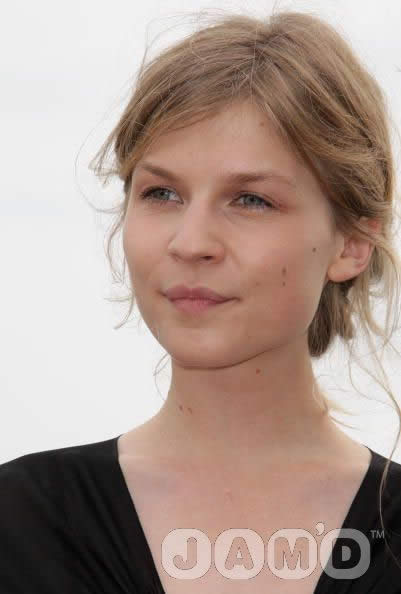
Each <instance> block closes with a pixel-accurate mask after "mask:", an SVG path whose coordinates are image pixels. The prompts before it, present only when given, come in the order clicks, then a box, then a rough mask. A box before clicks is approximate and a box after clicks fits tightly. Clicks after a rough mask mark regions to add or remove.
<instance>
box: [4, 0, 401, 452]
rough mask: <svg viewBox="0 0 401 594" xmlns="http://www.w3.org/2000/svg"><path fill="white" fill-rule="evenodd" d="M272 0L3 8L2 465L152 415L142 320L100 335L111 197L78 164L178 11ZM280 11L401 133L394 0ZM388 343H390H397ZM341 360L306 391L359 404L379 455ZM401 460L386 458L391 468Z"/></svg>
mask: <svg viewBox="0 0 401 594" xmlns="http://www.w3.org/2000/svg"><path fill="white" fill-rule="evenodd" d="M273 4H274V3H273V2H270V1H265V2H262V1H256V0H254V1H253V2H239V1H237V2H230V3H229V2H221V1H218V0H215V2H213V3H210V4H208V3H202V2H200V1H196V0H192V1H189V0H186V1H185V2H178V1H176V2H174V1H172V0H170V1H168V2H161V0H148V1H147V2H146V3H143V4H142V3H140V4H139V6H138V3H136V2H134V1H133V0H130V1H129V2H128V1H127V0H114V1H113V2H109V1H107V2H106V0H81V1H78V0H69V1H68V2H60V1H54V0H52V1H50V0H38V1H36V2H28V1H27V0H25V2H22V1H18V0H14V2H12V3H11V2H10V3H7V5H6V6H5V7H4V8H3V10H2V16H1V21H0V33H1V34H0V46H1V47H0V49H1V51H0V68H1V79H2V81H1V82H2V84H1V95H0V104H1V110H0V118H1V128H0V129H1V135H2V159H1V160H2V175H1V178H0V188H1V189H0V216H1V218H0V221H1V232H0V258H1V308H0V335H1V341H0V356H1V363H0V394H1V416H0V445H1V448H0V462H3V461H7V460H10V459H13V458H16V457H17V456H20V455H23V454H25V453H29V452H34V451H39V450H48V449H53V448H58V447H64V446H68V445H75V444H84V443H89V442H94V441H101V440H104V439H109V438H111V437H114V436H117V435H119V434H121V433H124V432H126V431H128V430H129V429H131V428H132V427H134V426H136V425H139V424H140V423H142V422H144V421H145V420H146V419H148V418H149V417H150V416H152V415H153V414H155V413H156V412H157V410H158V409H159V408H160V406H161V404H162V399H163V398H165V397H166V395H167V390H168V385H169V378H170V365H167V367H166V368H165V370H164V371H163V372H162V373H161V374H160V375H159V376H158V379H156V380H155V379H154V377H153V371H154V369H155V367H156V364H157V362H158V360H159V359H160V357H161V356H162V355H163V354H164V350H163V349H162V348H161V347H160V345H159V344H158V343H157V342H156V341H155V339H154V338H153V336H152V335H151V334H150V332H149V331H148V329H147V327H146V326H145V324H144V323H143V322H141V323H140V325H139V327H138V325H137V321H138V319H139V314H138V310H137V309H135V310H134V313H135V316H134V317H131V321H130V322H129V323H128V324H127V325H126V326H124V327H123V329H121V330H118V331H116V330H114V329H113V326H115V325H116V324H117V323H118V322H120V321H121V320H122V319H123V315H124V314H125V311H126V310H125V309H124V307H122V306H118V305H113V304H110V303H109V302H108V301H106V297H109V296H111V295H112V294H115V293H112V288H111V277H110V274H109V269H108V264H107V262H106V258H105V255H104V248H103V241H104V236H105V232H106V228H107V225H108V224H109V223H110V219H109V218H107V217H106V216H105V215H103V216H102V217H101V218H99V216H97V215H95V214H94V211H93V210H92V209H91V208H90V207H89V206H88V204H87V201H86V200H88V201H90V202H91V203H93V204H95V205H97V206H99V207H100V206H103V207H105V206H108V205H111V204H112V203H115V202H116V200H117V199H119V198H120V197H121V195H122V194H121V191H122V188H121V186H120V185H118V184H116V185H113V184H112V185H110V186H108V187H107V188H106V189H101V187H100V185H99V183H98V182H97V181H96V180H95V179H94V178H93V174H92V173H91V172H89V171H88V168H87V166H88V163H89V160H90V158H91V157H92V156H93V155H94V153H95V152H96V150H97V149H98V148H99V147H100V144H101V143H102V142H103V141H104V140H105V138H106V135H107V133H108V132H109V131H111V129H112V126H113V124H114V123H116V122H117V119H118V117H119V114H120V113H121V112H122V109H123V107H124V105H125V102H126V100H127V98H128V94H129V90H130V85H131V84H132V82H133V77H134V74H135V72H136V71H137V68H138V67H139V65H140V62H141V60H142V57H143V52H144V50H145V46H146V45H147V44H148V45H150V44H152V47H151V49H150V50H149V51H150V55H153V52H154V51H158V50H159V49H161V48H162V47H165V46H166V45H168V44H169V43H171V42H172V41H173V40H174V39H176V38H181V37H182V36H183V35H184V34H186V33H187V32H189V29H188V25H185V23H184V21H185V14H186V13H188V12H189V11H194V10H195V11H196V10H199V9H210V8H212V9H213V8H216V9H226V10H235V11H243V12H248V13H252V14H255V15H260V16H263V15H268V14H269V12H270V10H271V8H272V7H273ZM278 7H279V8H290V9H294V10H310V9H315V10H316V11H317V12H318V13H319V14H320V15H321V16H322V17H324V18H326V19H327V20H329V21H330V22H332V23H333V24H335V25H336V26H337V27H338V28H339V29H340V30H341V31H342V32H343V33H346V35H348V37H349V39H351V40H352V43H353V45H354V48H355V49H356V50H357V52H358V53H359V55H360V56H361V57H362V59H363V60H364V62H365V63H366V64H368V66H369V67H370V70H371V72H373V73H374V74H375V76H376V77H377V79H378V81H379V82H380V84H381V85H382V87H383V88H384V90H385V92H386V94H387V96H388V99H389V101H390V106H391V110H392V114H393V117H394V120H395V123H396V125H397V126H398V128H399V129H401V119H400V115H399V114H400V113H401V95H400V85H401V72H400V69H401V37H400V34H399V24H400V21H401V5H400V2H399V0H386V2H385V4H383V3H381V2H377V0H374V1H368V0H352V1H350V0H342V1H339V0H335V1H334V0H332V1H328V0H321V1H317V0H315V1H314V2H311V1H308V2H306V1H304V2H297V1H293V2H280V3H278ZM175 15H177V16H175ZM182 17H184V18H182ZM187 22H189V19H188V21H187ZM180 23H184V25H180ZM169 29H170V30H169ZM158 35H161V37H160V38H158V39H155V38H156V36H158ZM396 158H397V162H399V155H398V153H397V155H396ZM394 344H395V346H396V347H397V348H398V349H400V348H401V345H400V339H399V334H398V335H397V339H396V341H395V343H394ZM346 362H347V361H346V351H345V350H341V349H336V350H335V352H333V353H332V354H331V355H330V357H325V359H324V360H322V361H320V362H318V363H317V364H316V366H315V369H316V374H317V377H318V380H319V382H321V384H322V386H323V387H324V388H325V389H327V390H328V391H329V393H330V394H331V395H332V396H333V397H335V398H336V399H337V400H339V401H341V402H343V403H348V402H350V401H349V398H350V397H351V396H352V395H353V394H355V393H356V390H355V388H356V389H357V390H359V391H360V392H362V394H365V395H366V398H363V397H361V396H360V397H359V398H358V399H357V400H355V402H354V404H353V410H354V412H356V415H355V416H354V418H353V419H352V420H351V421H350V422H352V423H354V424H355V425H356V427H357V428H359V429H358V430H346V431H347V432H348V433H349V434H350V435H352V436H353V437H354V438H355V439H357V440H359V441H361V442H363V443H365V444H366V445H369V446H370V447H372V448H374V449H376V450H377V451H379V452H381V453H383V454H385V455H387V454H389V452H390V450H391V446H392V444H393V439H394V437H395V431H396V429H397V427H398V425H397V417H396V415H395V413H391V410H390V411H388V409H387V408H386V407H384V406H379V405H378V404H377V403H376V402H373V401H372V400H369V399H371V398H380V399H382V400H386V398H387V397H386V394H385V392H384V391H383V390H382V389H381V388H380V387H379V386H378V385H377V384H375V383H373V382H372V380H371V379H370V378H369V377H368V376H366V375H364V374H361V373H360V372H359V368H358V367H356V366H355V365H354V366H353V375H352V379H353V381H354V385H355V388H354V387H353V386H352V385H351V384H350V382H349V379H348V373H347V365H346ZM400 363H401V360H400V358H398V357H394V358H393V359H391V360H390V361H389V362H387V363H386V367H385V369H386V371H387V372H388V373H389V377H390V381H391V387H392V388H393V391H394V393H395V394H396V395H397V396H398V394H397V392H398V388H399V387H400V377H399V375H397V370H398V369H399V367H400ZM158 390H159V391H160V393H159V391H158ZM398 400H399V402H400V400H401V399H400V398H398ZM369 402H371V404H370V405H369ZM366 405H369V407H368V409H366ZM344 430H345V429H344ZM400 451H401V450H400V449H398V450H397V452H396V454H395V455H394V459H395V460H399V461H401V455H400Z"/></svg>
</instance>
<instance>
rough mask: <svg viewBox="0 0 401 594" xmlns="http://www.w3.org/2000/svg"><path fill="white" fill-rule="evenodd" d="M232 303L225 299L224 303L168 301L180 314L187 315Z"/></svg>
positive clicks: (208, 300) (185, 300)
mask: <svg viewBox="0 0 401 594" xmlns="http://www.w3.org/2000/svg"><path fill="white" fill-rule="evenodd" d="M230 301H233V300H232V299H225V300H224V301H213V300H212V299H170V302H171V304H172V305H174V307H176V308H177V309H178V310H180V311H181V312H185V313H188V314H200V313H203V312H206V311H208V310H210V309H211V308H213V307H215V308H219V307H224V304H225V303H229V302H230Z"/></svg>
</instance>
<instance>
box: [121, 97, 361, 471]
mask: <svg viewBox="0 0 401 594" xmlns="http://www.w3.org/2000/svg"><path fill="white" fill-rule="evenodd" d="M145 160H146V161H148V162H152V163H153V164H156V165H159V166H161V167H163V168H165V169H168V170H169V171H171V172H173V173H174V174H176V176H178V177H179V181H178V182H174V183H173V182H172V181H171V180H168V179H164V178H162V177H159V176H155V175H154V174H151V173H149V172H146V171H145V170H144V169H142V168H141V167H140V164H141V163H142V162H143V161H145ZM268 168H271V169H274V170H277V171H279V172H280V173H282V174H283V175H286V176H288V177H290V178H292V179H293V180H295V183H296V188H293V187H291V186H288V185H286V184H284V183H281V182H279V181H277V180H273V179H272V180H268V181H259V182H252V183H246V184H240V185H239V184H237V185H235V186H234V185H232V186H230V185H229V184H228V183H226V182H225V181H224V179H223V176H224V173H225V172H227V171H254V170H266V169H268ZM150 186H160V187H162V188H168V189H169V190H170V191H167V190H164V191H158V192H156V194H155V195H156V196H157V199H158V200H159V201H158V202H156V201H153V202H151V201H144V200H141V198H140V192H141V191H143V190H146V189H147V188H149V187H150ZM244 194H245V195H244ZM249 194H252V196H249ZM255 195H256V196H257V197H260V198H262V199H265V200H267V201H269V203H270V205H271V204H272V205H273V206H274V208H271V206H270V205H269V204H267V205H263V203H262V201H261V200H260V199H259V198H257V197H255ZM240 196H242V198H240ZM162 200H168V202H167V203H162ZM241 205H243V206H245V207H246V208H241ZM123 247H124V253H125V256H126V260H127V265H128V269H129V274H130V277H131V282H132V285H133V287H134V290H135V295H136V299H137V306H138V308H139V311H140V313H141V315H142V317H143V319H144V321H145V323H146V324H147V326H148V327H149V329H150V331H151V332H152V333H153V335H154V336H155V338H156V339H157V340H158V341H159V343H160V344H161V346H162V347H163V348H164V349H165V350H166V351H167V352H168V353H169V354H170V356H171V359H172V363H171V364H172V377H171V385H170V389H169V392H168V396H167V398H166V400H165V403H164V405H163V406H162V408H161V409H160V411H159V412H158V413H157V414H156V415H155V416H154V417H152V418H151V419H150V420H149V421H147V422H146V423H144V424H143V425H141V426H139V427H135V428H134V429H133V430H132V431H130V432H128V433H127V434H125V435H124V436H123V438H124V443H125V446H124V447H125V452H126V453H128V454H129V452H130V449H131V451H135V447H136V446H137V445H138V444H141V447H142V448H146V450H147V452H152V453H153V454H154V455H155V456H156V455H159V456H163V457H164V458H165V459H171V460H175V461H180V462H182V463H183V464H185V463H189V464H191V465H192V466H193V467H196V466H198V467H199V468H200V467H202V468H203V469H205V468H206V469H208V471H210V472H213V470H215V471H216V472H217V473H218V472H219V469H221V465H222V464H224V465H225V468H226V469H227V471H228V472H229V470H230V469H232V471H233V473H235V474H236V475H237V476H238V475H239V474H240V475H241V474H242V475H244V476H245V475H251V474H252V473H253V474H255V473H257V471H258V468H260V464H261V463H267V462H268V463H269V464H275V463H277V464H280V463H285V464H288V463H289V460H291V461H293V462H294V463H295V464H301V463H302V462H311V461H313V462H314V461H316V462H317V463H319V462H322V463H327V461H329V460H332V461H333V462H334V461H335V460H338V459H339V457H345V458H344V459H345V460H346V459H349V456H353V457H354V460H355V459H356V458H358V459H359V460H360V461H362V462H366V461H367V460H368V457H369V456H370V453H369V451H368V450H367V448H366V447H365V446H363V445H361V444H359V443H357V442H355V441H354V440H352V439H351V438H350V437H348V436H347V435H346V434H345V433H344V432H343V431H342V430H341V429H339V428H338V426H337V425H336V424H335V423H334V422H333V421H332V420H331V419H330V417H328V415H327V414H326V413H324V412H323V410H322V407H321V405H320V404H318V402H316V400H315V399H314V398H313V390H314V389H315V390H316V392H315V393H316V396H317V397H318V390H317V388H316V385H315V378H314V374H313V370H312V365H311V358H310V356H309V353H308V346H307V329H308V326H309V325H310V323H311V321H312V319H313V316H314V314H315V312H316V309H317V306H318V303H319V299H320V295H321V293H322V290H323V288H324V285H325V283H326V282H327V280H328V279H331V280H332V281H335V282H339V281H343V280H346V279H349V278H352V277H354V276H357V275H358V274H359V273H360V272H362V271H363V270H364V269H365V268H366V266H367V265H368V263H369V258H370V256H371V252H372V245H371V244H370V243H369V242H366V241H359V240H358V241H357V240H356V239H355V238H352V237H351V238H347V237H344V236H343V235H342V234H341V233H340V232H339V231H337V230H336V229H335V228H334V224H333V221H332V218H331V213H330V210H329V203H328V200H327V198H326V196H325V195H324V194H323V193H322V190H321V189H320V186H319V185H318V182H317V180H316V179H315V177H314V175H313V174H312V172H311V171H310V170H309V169H308V168H307V167H306V165H305V164H303V163H301V162H300V161H299V160H298V159H297V158H296V157H295V156H294V154H293V153H292V152H291V151H290V149H289V148H288V147H287V146H286V145H285V144H284V143H283V141H282V139H281V138H280V137H279V136H278V135H277V133H276V132H275V130H274V128H273V126H272V124H271V122H270V121H269V120H268V119H267V118H266V116H265V115H263V114H261V113H260V111H259V110H258V109H257V107H256V106H254V105H252V104H250V103H242V104H238V105H232V106H230V107H229V108H226V109H225V110H224V111H222V112H219V113H217V114H216V115H214V116H213V118H211V119H208V120H207V121H203V122H199V123H196V124H193V125H191V126H188V127H186V128H185V129H182V130H178V131H173V132H169V133H167V134H165V135H163V136H162V137H161V138H160V139H159V140H158V141H157V142H156V143H155V144H154V145H153V146H152V147H151V149H150V150H149V151H148V152H147V153H146V154H145V155H144V156H143V157H142V159H141V161H140V162H139V164H138V166H137V167H136V168H135V170H134V173H133V180H132V188H131V194H130V201H129V206H128V211H127V214H126V218H125V221H124V227H123ZM181 283H182V284H186V285H188V286H196V285H205V286H208V287H210V288H212V289H213V290H215V291H217V292H219V293H220V294H223V295H225V296H228V297H235V298H236V299H235V300H234V301H232V302H230V303H228V304H225V305H223V306H218V307H217V308H211V309H210V310H209V311H208V312H206V313H204V314H202V315H196V316H195V315H190V314H185V313H181V312H179V311H178V310H177V309H176V308H175V307H174V306H173V305H172V304H171V302H170V301H169V300H168V299H167V298H166V297H165V296H163V294H162V292H163V291H165V290H166V289H168V288H170V287H172V286H174V285H176V284H181ZM123 438H121V439H123ZM347 457H348V458H347Z"/></svg>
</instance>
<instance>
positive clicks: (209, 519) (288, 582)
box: [120, 457, 363, 594]
mask: <svg viewBox="0 0 401 594" xmlns="http://www.w3.org/2000/svg"><path fill="white" fill-rule="evenodd" d="M120 465H121V468H122V471H123V474H124V477H125V480H126V484H127V487H128V490H129V492H130V495H131V499H132V501H133V503H134V505H135V509H136V512H137V514H138V517H139V520H140V523H141V525H142V529H143V531H144V534H145V537H146V540H147V543H148V545H149V548H150V551H151V553H152V557H153V560H154V564H155V567H156V570H157V572H158V574H159V577H160V581H161V583H162V586H163V589H164V591H165V593H166V594H184V593H185V594H187V593H188V591H190V592H191V594H198V593H199V594H200V593H202V594H215V593H216V592H219V594H237V593H238V594H239V593H245V592H246V593H247V594H256V593H257V594H260V592H267V593H268V592H272V593H273V592H274V594H292V593H293V592H294V594H295V593H296V594H313V592H314V590H315V588H316V585H317V583H318V581H319V578H320V576H321V574H322V572H323V567H324V566H325V565H326V562H327V559H328V554H325V553H324V551H323V549H320V546H319V545H320V542H321V541H322V539H323V537H324V536H325V535H326V534H327V533H328V532H329V531H331V530H335V529H338V528H340V527H341V526H342V524H343V522H344V519H345V516H346V514H347V512H348V509H349V507H350V505H351V503H352V500H353V498H354V496H355V493H356V491H357V489H358V486H359V484H360V482H361V479H362V477H363V471H361V472H360V473H353V474H352V475H351V476H347V477H346V480H345V479H344V480H341V478H339V477H338V475H337V476H336V478H333V473H329V472H327V473H310V474H307V475H306V474H305V472H299V473H295V474H294V473H293V472H292V473H289V472H286V473H283V472H282V471H277V472H276V473H274V472H271V473H270V474H269V479H268V480H266V479H264V478H261V477H254V478H253V479H250V478H249V479H247V480H243V481H235V482H233V481H230V480H227V477H225V476H224V472H223V471H222V472H221V474H220V475H216V476H214V477H212V476H210V474H206V473H205V474H202V473H196V474H194V473H192V472H181V473H180V472H179V473H177V472H176V471H173V472H166V469H164V470H162V469H156V468H153V469H151V468H150V467H149V465H147V466H146V467H145V466H143V465H141V464H140V463H138V462H135V461H134V460H132V459H124V457H121V459H120ZM333 538H334V537H333ZM334 540H335V538H334ZM334 540H333V542H334ZM331 548H332V546H330V548H329V550H330V551H331Z"/></svg>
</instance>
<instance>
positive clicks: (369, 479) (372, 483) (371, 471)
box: [109, 434, 386, 594]
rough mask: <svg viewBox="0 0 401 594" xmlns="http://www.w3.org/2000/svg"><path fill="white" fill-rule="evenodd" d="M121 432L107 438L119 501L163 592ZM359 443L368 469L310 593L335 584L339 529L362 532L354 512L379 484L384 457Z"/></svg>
mask: <svg viewBox="0 0 401 594" xmlns="http://www.w3.org/2000/svg"><path fill="white" fill-rule="evenodd" d="M121 435H123V434H120V435H118V436H117V437H113V438H112V439H111V440H109V443H110V446H111V448H112V449H111V454H112V462H113V465H114V468H115V470H116V471H117V473H116V474H117V477H118V481H119V485H118V488H119V489H120V492H121V495H122V497H123V504H124V505H125V510H126V512H127V515H129V516H131V517H132V519H133V522H134V523H135V525H136V527H137V529H138V530H139V533H140V535H141V539H142V542H143V548H144V554H145V556H146V559H145V562H146V564H147V565H148V567H149V568H150V569H151V572H152V574H153V581H154V583H156V587H157V590H158V592H157V594H166V592H165V591H164V588H163V585H162V583H161V580H160V575H159V572H158V570H157V568H156V564H155V561H154V558H153V554H152V551H151V549H150V547H149V543H148V541H147V538H146V536H145V532H144V530H143V526H142V524H141V521H140V519H139V516H138V513H137V510H136V508H135V503H134V501H133V499H132V496H131V493H130V491H129V488H128V485H127V482H126V480H125V476H124V473H123V471H122V467H121V464H120V461H119V452H118V439H119V438H120V437H121ZM362 445H364V446H365V447H366V448H367V449H368V450H369V451H370V453H371V459H370V462H369V466H368V468H367V470H366V472H365V474H364V476H363V478H362V481H361V483H360V485H359V487H358V490H357V491H356V493H355V495H354V498H353V499H352V502H351V504H350V506H349V508H348V511H347V514H346V516H345V519H344V522H343V524H342V526H341V528H340V533H339V534H338V536H337V539H336V541H335V543H334V546H333V550H332V552H331V555H330V558H329V559H328V561H327V563H326V565H325V568H324V570H323V571H322V573H321V575H320V577H319V580H318V582H317V584H316V586H315V589H314V590H313V592H311V594H323V590H322V588H323V587H325V586H328V585H330V584H333V586H335V585H336V581H335V579H334V578H332V577H331V576H330V575H329V574H328V573H326V568H327V567H328V565H329V563H330V562H331V560H332V559H333V557H334V556H335V557H336V558H341V554H340V553H341V551H340V550H337V549H339V547H341V546H342V545H341V542H340V537H341V532H342V531H343V530H344V529H345V528H353V529H356V530H361V531H362V532H365V531H366V516H364V514H360V513H357V512H359V511H360V509H361V507H363V505H364V504H366V500H367V496H368V495H370V496H371V495H372V493H373V492H374V490H373V489H374V488H375V487H377V486H378V484H379V481H378V470H380V469H381V468H382V467H383V466H384V463H385V462H386V458H384V456H382V455H381V454H379V453H378V452H376V451H374V450H372V449H371V448H369V447H368V446H366V445H365V444H362ZM374 501H376V493H375V496H374Z"/></svg>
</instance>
